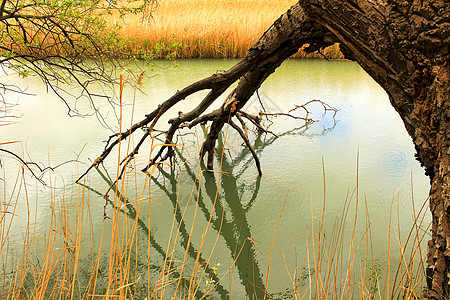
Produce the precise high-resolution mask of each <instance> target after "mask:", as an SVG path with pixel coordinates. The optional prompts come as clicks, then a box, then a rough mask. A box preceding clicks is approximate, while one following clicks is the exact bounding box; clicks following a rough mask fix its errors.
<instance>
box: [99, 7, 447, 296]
mask: <svg viewBox="0 0 450 300" xmlns="http://www.w3.org/2000/svg"><path fill="white" fill-rule="evenodd" d="M335 42H339V43H340V45H341V47H342V51H343V52H344V54H345V55H346V57H347V58H349V59H352V60H355V61H357V62H358V63H359V64H360V65H361V67H362V68H364V70H366V72H367V73H368V74H369V75H370V76H372V77H373V78H374V79H375V80H376V81H377V82H378V83H379V84H380V85H381V86H382V87H383V88H384V89H385V90H386V92H387V93H388V95H389V98H390V102H391V104H392V106H393V107H394V108H395V109H396V110H397V112H398V113H399V115H400V117H401V118H402V120H403V122H404V124H405V127H406V130H407V131H408V133H409V135H410V136H411V137H412V140H413V142H414V145H415V147H416V150H417V158H418V160H419V161H420V162H421V163H422V165H423V166H424V168H425V170H426V174H427V175H428V176H429V177H430V181H431V191H430V209H431V213H432V218H433V220H432V222H433V224H432V240H431V241H430V242H429V252H428V260H427V262H428V268H427V284H428V288H429V292H428V297H429V298H430V299H444V298H447V297H448V296H449V291H450V287H449V282H450V200H449V186H450V182H449V181H450V179H449V178H450V177H449V176H450V175H449V173H450V141H449V138H448V137H449V136H450V95H449V93H450V92H449V91H450V86H449V68H450V66H449V59H450V54H449V44H450V3H449V1H448V0H424V1H419V0H413V1H402V0H389V1H388V0H386V1H384V0H371V1H362V0H308V1H307V0H303V1H300V2H299V3H297V4H296V5H294V6H293V7H292V8H291V9H290V10H289V11H288V12H286V13H285V14H283V15H282V16H281V17H280V18H279V19H278V20H277V21H276V22H275V23H274V24H273V25H272V26H271V27H270V28H269V29H268V30H267V31H266V32H265V34H264V35H263V36H262V37H261V39H260V40H259V41H258V42H257V43H256V44H255V46H253V47H252V48H251V49H249V52H248V54H247V55H246V57H244V58H243V59H242V60H241V61H240V62H239V63H238V64H237V65H236V66H234V67H233V68H231V69H230V70H228V71H226V72H223V73H218V74H214V75H212V76H211V77H209V78H206V79H203V80H200V81H198V82H196V83H194V84H192V85H190V86H188V87H186V88H185V89H183V90H181V91H179V92H177V93H176V94H175V95H174V96H173V97H171V98H170V99H168V100H167V101H166V102H164V103H162V104H161V105H159V107H158V108H156V109H155V110H154V111H153V112H152V113H150V114H148V115H147V116H146V118H145V119H144V120H142V121H141V122H139V123H137V124H135V125H134V126H133V127H132V128H131V129H129V130H127V131H125V132H122V133H119V134H117V135H115V136H112V137H111V138H110V143H108V145H107V147H106V148H105V151H104V152H103V154H102V155H101V156H100V157H99V158H98V159H97V160H96V162H95V163H94V165H93V166H95V165H96V164H98V163H99V162H101V161H102V160H103V159H105V158H106V157H107V156H108V154H109V153H110V152H111V150H112V149H113V148H114V147H115V146H116V145H117V144H118V143H120V141H122V140H123V139H125V138H127V137H128V136H129V135H130V134H133V132H134V131H136V129H138V128H143V127H146V128H148V129H149V131H151V130H152V129H153V128H154V126H155V124H156V123H157V122H158V119H159V117H160V116H161V115H162V114H164V113H166V112H167V111H168V110H169V109H170V108H172V107H173V106H174V105H176V104H177V103H178V102H179V101H182V100H184V99H185V98H186V97H188V96H189V95H191V94H193V93H196V92H197V91H200V90H204V89H209V90H210V93H209V94H208V95H207V96H206V97H205V98H204V100H203V101H202V102H201V103H200V104H199V105H198V106H197V107H196V108H195V109H194V110H192V111H190V112H187V113H180V114H179V116H178V117H176V118H174V119H172V120H171V121H170V127H169V129H168V131H167V143H170V142H171V141H172V138H173V137H174V134H175V132H176V131H177V130H178V129H179V128H183V127H192V126H195V125H198V124H200V123H205V122H211V126H210V131H209V133H208V137H207V139H206V141H205V142H204V144H203V147H202V149H201V153H200V156H201V157H203V156H204V155H208V159H207V161H208V163H207V165H208V168H210V169H211V168H212V167H213V166H212V162H213V160H214V159H213V158H214V146H215V142H216V140H217V138H218V133H219V132H220V130H221V129H222V128H223V126H224V125H225V124H227V123H229V124H231V125H232V127H233V128H235V129H236V130H238V132H239V134H240V135H241V136H242V137H243V138H244V135H243V134H242V131H240V129H239V128H237V127H238V125H236V123H233V122H232V121H231V119H232V118H233V117H234V116H235V115H236V114H237V113H238V112H241V110H242V109H243V107H244V105H245V104H246V102H247V100H248V99H249V98H250V97H251V96H252V95H253V93H254V92H255V91H256V90H257V89H258V88H259V86H260V85H261V83H262V82H263V81H264V80H265V79H266V78H267V77H268V76H269V75H270V74H271V73H272V72H274V70H275V69H276V68H277V67H278V66H279V65H280V64H281V63H282V62H283V61H284V60H286V59H287V58H288V57H289V56H290V55H291V54H293V53H295V52H296V51H297V49H298V48H299V47H302V46H304V45H305V44H309V48H307V49H309V50H310V51H315V50H318V49H320V48H321V47H324V46H327V45H329V44H332V43H335ZM236 81H239V83H238V85H237V87H236V88H235V89H234V90H233V91H232V92H231V93H230V95H229V96H228V98H227V99H226V100H225V102H224V103H223V105H222V106H221V107H220V108H219V109H217V110H215V111H213V112H211V113H207V114H204V112H205V111H206V109H207V108H208V107H209V106H210V105H211V104H212V103H213V102H214V101H215V100H216V99H217V98H218V97H219V96H220V95H221V94H222V93H224V92H225V90H226V89H227V88H228V87H229V86H230V85H231V84H232V83H234V82H236ZM242 115H243V116H245V114H242ZM252 118H253V117H252ZM149 124H150V126H148V125H149ZM368 134H370V133H368ZM147 137H148V135H145V136H144V137H143V138H142V140H141V142H140V143H138V146H137V147H136V149H135V150H134V151H133V152H132V153H131V154H130V155H129V157H128V158H127V159H126V160H125V164H126V162H127V161H128V160H129V159H132V158H133V157H134V155H135V154H136V153H137V152H138V150H139V147H140V145H141V144H142V143H143V141H144V140H145V139H146V138H147ZM244 140H245V138H244ZM246 142H247V141H246ZM164 151H166V152H165V154H164ZM171 155H173V151H171V147H170V146H167V147H163V148H162V149H161V151H160V152H159V153H158V154H157V155H156V156H155V157H154V158H153V159H152V161H151V164H154V163H157V162H158V161H161V160H164V159H167V158H168V157H170V156H171Z"/></svg>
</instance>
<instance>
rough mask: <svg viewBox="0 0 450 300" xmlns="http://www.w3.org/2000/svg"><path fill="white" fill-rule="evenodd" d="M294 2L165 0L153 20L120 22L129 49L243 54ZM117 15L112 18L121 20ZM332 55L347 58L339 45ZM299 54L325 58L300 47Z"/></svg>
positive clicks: (131, 18) (158, 54)
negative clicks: (303, 50)
mask: <svg viewBox="0 0 450 300" xmlns="http://www.w3.org/2000/svg"><path fill="white" fill-rule="evenodd" d="M295 2H296V1H295V0H266V1H257V0H232V1H229V0H180V1H175V0H166V1H160V2H159V5H158V7H157V9H156V11H155V12H154V15H153V18H152V19H150V20H145V21H142V20H141V19H139V18H137V17H136V16H128V17H125V18H124V19H123V20H120V21H119V25H121V26H122V29H121V30H120V33H119V34H120V35H121V36H122V37H125V38H130V39H131V40H130V41H129V42H128V47H129V51H131V52H134V53H140V52H145V51H152V52H153V54H154V55H155V56H156V57H164V56H166V55H167V54H169V53H171V52H172V51H173V50H174V47H175V48H176V52H177V55H178V56H179V57H183V58H222V57H229V58H230V57H243V56H244V55H245V54H246V52H247V50H248V49H249V48H250V47H251V46H252V45H253V44H254V43H255V42H256V41H257V40H258V39H259V38H260V37H261V36H262V34H263V33H264V32H265V31H266V30H267V29H268V28H269V27H270V25H271V24H272V23H273V22H274V21H275V20H276V19H277V18H278V17H279V16H280V15H281V14H282V13H284V12H285V11H286V10H287V9H288V8H289V7H291V6H292V5H293V4H295ZM117 19H118V18H117V16H112V17H111V18H110V19H109V21H110V22H115V21H117ZM324 54H325V55H326V56H328V57H329V58H343V56H342V54H341V53H340V51H339V48H338V46H337V45H335V46H332V47H329V48H327V49H326V50H325V51H324ZM296 56H297V57H305V58H323V57H322V56H321V55H320V54H318V53H313V54H307V53H305V52H302V51H300V52H299V53H298V54H297V55H296Z"/></svg>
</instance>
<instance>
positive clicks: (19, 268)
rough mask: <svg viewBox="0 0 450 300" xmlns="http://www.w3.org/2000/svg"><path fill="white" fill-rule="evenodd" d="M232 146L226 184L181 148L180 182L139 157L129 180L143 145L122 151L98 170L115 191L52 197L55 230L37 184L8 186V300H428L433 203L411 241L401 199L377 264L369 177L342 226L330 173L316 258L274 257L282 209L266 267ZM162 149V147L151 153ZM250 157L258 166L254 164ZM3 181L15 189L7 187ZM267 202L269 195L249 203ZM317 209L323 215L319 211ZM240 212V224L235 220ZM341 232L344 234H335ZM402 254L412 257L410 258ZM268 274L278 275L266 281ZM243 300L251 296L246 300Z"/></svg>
mask: <svg viewBox="0 0 450 300" xmlns="http://www.w3.org/2000/svg"><path fill="white" fill-rule="evenodd" d="M123 88H124V86H123V82H122V85H121V90H122V91H123ZM121 103H122V101H121ZM119 122H122V118H120V121H119ZM131 122H132V120H131ZM120 125H122V124H120ZM226 138H227V133H226V132H225V133H224V142H223V144H220V145H219V147H218V149H217V151H218V153H219V154H221V158H220V164H221V171H220V172H217V173H216V174H208V173H206V174H204V173H203V171H202V169H201V168H200V167H193V166H191V165H190V164H189V162H188V161H187V160H185V159H184V158H183V155H184V154H183V148H182V147H179V148H177V151H178V152H179V153H180V155H181V156H180V161H179V164H178V168H179V170H180V171H179V172H178V173H175V172H170V171H169V172H167V171H166V170H165V169H163V168H159V167H158V166H155V167H153V168H152V169H151V170H150V172H149V173H148V174H141V173H139V172H138V171H136V170H140V169H142V167H143V166H145V165H147V163H148V161H147V160H145V159H136V160H133V161H131V162H130V163H129V165H128V167H127V168H126V171H125V172H124V173H123V174H124V176H123V177H122V178H120V179H119V178H118V176H119V174H121V173H122V171H121V168H120V167H119V165H120V162H121V159H122V158H123V157H125V156H126V155H127V154H128V153H129V151H131V150H130V149H133V147H132V144H133V141H132V140H131V139H130V140H127V141H124V142H123V145H121V148H120V149H119V151H118V153H117V157H116V158H117V164H116V168H117V169H116V170H113V171H111V170H112V168H109V171H108V170H106V169H105V168H104V167H102V166H99V167H98V168H97V172H98V176H99V178H101V180H102V182H103V183H104V184H105V187H106V189H107V192H105V191H103V190H98V188H97V187H96V188H94V187H92V186H91V185H92V184H91V182H90V181H89V180H88V179H85V181H84V182H83V183H82V184H81V185H79V186H76V187H72V188H71V189H70V190H69V191H68V193H65V194H64V196H59V195H58V194H57V193H56V192H55V190H53V189H49V190H48V192H49V193H50V202H49V203H48V204H49V213H48V216H47V217H46V222H45V223H46V224H47V228H46V230H44V231H40V230H37V228H36V224H35V223H33V222H32V221H31V220H32V219H33V218H32V214H33V211H37V210H36V209H33V207H32V205H31V203H33V201H32V200H33V199H32V198H33V193H32V192H30V191H31V190H32V189H33V188H32V187H31V186H30V182H26V180H25V175H24V172H25V170H23V171H22V172H20V173H19V174H18V176H17V178H16V180H15V181H10V180H9V179H8V183H12V184H13V188H12V189H6V188H5V186H4V191H5V192H4V194H3V195H2V197H3V198H2V201H1V202H0V203H1V207H0V233H1V236H0V247H1V248H0V255H1V256H0V257H1V263H2V265H1V270H2V274H1V276H0V298H2V299H169V298H171V299H216V298H220V299H228V298H230V296H231V295H232V292H233V289H234V288H236V283H235V281H236V277H238V278H239V280H240V283H238V285H239V284H240V285H242V286H243V288H244V290H245V293H246V295H247V297H248V298H250V299H292V298H294V299H353V298H358V299H393V298H394V299H420V298H421V296H422V294H421V293H422V288H423V286H424V285H425V280H424V279H425V278H424V276H425V270H424V268H425V266H424V261H423V256H424V254H425V253H424V251H425V249H423V248H422V246H421V245H423V239H424V238H425V234H426V232H427V224H424V215H425V211H426V209H427V208H426V202H424V204H423V206H422V207H420V208H417V209H416V208H415V207H414V206H413V213H414V220H413V226H412V228H410V229H409V232H408V234H407V235H406V236H407V238H406V239H405V240H403V239H402V236H405V235H402V233H401V230H403V229H402V227H401V224H400V223H397V224H396V223H395V222H394V220H396V219H397V220H399V218H398V216H397V215H398V214H399V213H400V212H399V206H398V202H399V200H400V199H398V196H394V197H393V199H392V204H391V210H390V212H389V215H390V219H389V220H390V221H389V230H388V233H387V234H386V239H387V240H388V241H389V245H390V246H389V248H388V249H386V253H387V263H386V265H377V264H376V263H375V260H374V257H373V255H374V251H373V241H372V228H371V218H370V215H369V210H368V209H367V203H366V201H365V199H362V198H361V196H360V195H359V194H360V191H359V184H358V181H359V175H358V174H356V188H355V190H354V191H353V193H350V194H349V195H348V196H347V198H346V199H345V202H344V204H343V208H342V213H341V215H340V217H338V218H336V219H334V220H328V219H327V218H326V217H325V212H326V203H327V193H326V191H327V184H326V181H325V178H326V176H325V173H326V168H325V164H324V163H323V165H322V169H323V178H324V179H323V202H322V203H321V204H320V205H317V204H314V203H312V202H311V207H312V209H311V212H312V213H311V222H310V223H309V230H308V231H307V232H306V233H305V237H299V236H298V237H296V239H301V240H303V241H304V243H305V244H306V245H307V246H306V247H305V251H304V252H303V253H301V252H299V253H297V252H295V257H296V258H298V259H296V260H295V263H292V260H288V259H287V258H286V256H285V253H276V252H275V251H273V249H274V245H275V243H276V239H277V235H278V234H279V232H278V230H279V226H278V225H279V224H280V222H281V218H282V215H283V210H284V206H283V205H281V204H280V205H279V206H277V205H274V206H273V210H275V211H279V212H280V214H279V218H278V220H277V221H276V222H274V225H273V231H272V239H271V242H270V244H271V245H270V247H268V248H269V249H270V253H269V259H268V263H267V265H266V266H259V267H258V259H257V253H258V246H257V244H258V243H259V242H258V241H255V240H253V238H252V236H251V231H250V225H249V224H248V222H247V217H246V212H247V210H248V208H249V207H251V206H248V205H250V204H247V206H244V205H243V204H242V203H241V202H240V201H236V196H237V195H238V189H239V188H238V184H237V176H231V174H229V172H230V170H231V168H232V166H233V163H230V162H229V161H228V159H227V158H226V157H225V156H224V155H223V154H224V152H225V150H224V144H225V143H226ZM159 146H161V144H159V142H158V140H157V138H156V137H155V138H153V140H152V145H151V146H150V148H149V152H150V154H151V152H153V151H157V149H158V147H159ZM256 150H257V151H260V150H262V148H260V149H258V148H256ZM239 157H240V158H239V159H240V160H242V159H244V160H245V159H246V156H245V155H241V156H239ZM250 159H251V158H250ZM244 162H245V161H244ZM109 172H112V173H113V174H116V175H110V174H109ZM157 172H158V174H159V175H158V176H156V174H157ZM182 175H185V176H187V177H188V178H190V179H191V180H192V182H193V184H192V188H191V190H190V191H189V192H187V195H184V194H180V188H179V187H180V182H181V180H182ZM50 180H51V178H50ZM2 183H3V185H6V179H5V178H3V179H2ZM96 186H97V185H96ZM38 188H39V186H38ZM155 189H160V190H161V191H163V192H164V193H165V194H166V195H167V199H168V200H167V201H165V202H161V201H160V199H156V198H155V196H154V190H155ZM221 189H223V191H222V190H221ZM7 190H8V191H9V192H8V193H6V191H7ZM96 196H101V197H96ZM256 196H257V187H255V191H254V192H253V196H252V200H250V202H249V203H251V202H252V201H253V200H254V199H253V198H255V199H256ZM411 200H412V201H414V199H411ZM23 204H25V208H26V209H25V210H22V211H21V212H20V213H25V214H26V218H27V220H28V221H27V223H26V224H25V227H24V228H25V229H24V232H23V237H22V240H21V241H20V243H18V242H17V241H16V243H18V244H15V245H10V244H11V243H13V242H14V241H13V240H11V238H13V237H10V236H9V232H10V229H11V227H12V226H13V224H14V221H15V218H16V217H17V215H18V214H19V212H18V210H17V209H16V208H17V207H18V206H19V205H23ZM37 205H38V204H37V203H36V207H37ZM160 207H163V208H164V207H166V208H168V210H169V211H171V217H170V218H169V219H168V220H167V221H168V222H167V223H166V224H162V225H160V226H163V227H165V228H166V229H165V232H166V233H167V234H165V235H161V234H158V233H157V232H155V229H154V227H155V225H156V226H158V224H155V223H154V222H152V220H153V218H154V217H152V216H154V214H155V213H161V210H160V209H159V208H160ZM317 209H319V211H320V213H315V212H316V211H317ZM230 214H231V215H232V216H233V218H227V217H226V215H230ZM396 216H397V217H396ZM102 217H103V221H102V222H95V224H97V225H96V226H101V228H94V225H93V224H94V222H93V219H94V218H102ZM398 222H399V221H398ZM330 223H331V224H333V226H331V227H330V226H328V225H329V224H330ZM99 224H100V225H99ZM236 228H237V229H238V230H237V229H236ZM94 231H95V232H94ZM349 236H350V239H348V237H349ZM219 241H221V243H224V244H225V246H226V247H225V248H226V249H228V251H229V257H221V261H220V263H221V265H219V262H218V261H215V260H214V253H215V251H216V248H217V247H219V246H218V245H219ZM11 249H15V250H14V251H13V250H11ZM394 252H399V253H400V255H399V259H398V260H397V259H395V258H394V255H393V253H394ZM279 255H281V256H282V257H283V260H284V261H285V269H286V273H287V275H288V277H289V278H290V280H289V282H280V289H279V291H280V292H273V291H269V288H268V286H269V285H271V282H276V281H277V278H276V276H275V274H274V273H273V266H272V263H271V261H273V260H272V259H273V258H274V257H275V256H279ZM260 269H265V270H267V271H266V274H263V273H262V272H260V271H259V270H260ZM269 275H270V276H269ZM243 297H244V296H243V295H242V294H241V297H240V299H241V298H243Z"/></svg>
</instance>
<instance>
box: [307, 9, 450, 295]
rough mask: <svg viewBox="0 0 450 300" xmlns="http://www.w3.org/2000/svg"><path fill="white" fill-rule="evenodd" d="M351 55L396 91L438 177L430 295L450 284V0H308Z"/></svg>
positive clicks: (423, 157) (430, 171)
mask: <svg viewBox="0 0 450 300" xmlns="http://www.w3.org/2000/svg"><path fill="white" fill-rule="evenodd" d="M300 3H301V6H302V7H303V9H304V10H305V12H306V14H307V15H308V16H309V17H311V18H312V19H314V20H316V21H317V22H318V23H320V24H322V25H323V26H325V27H326V28H328V29H329V30H330V31H331V32H333V34H334V35H335V36H336V38H337V39H338V40H339V42H340V43H341V45H342V46H343V48H344V52H345V53H347V55H348V56H349V57H350V58H352V59H354V60H356V61H357V62H358V63H359V64H360V65H361V66H362V67H363V68H364V69H365V70H366V71H367V73H369V74H370V75H371V76H372V77H373V78H374V79H375V80H376V81H377V82H378V83H379V84H380V85H381V86H382V87H383V88H384V89H385V90H386V92H387V93H388V94H389V98H390V101H391V104H392V106H393V107H394V108H395V109H396V110H397V112H398V113H399V115H400V117H401V118H402V120H403V122H404V124H405V127H406V129H407V131H408V133H409V135H410V136H411V137H412V139H413V141H414V145H415V147H416V151H417V158H418V160H419V161H420V162H421V163H422V165H423V166H424V167H425V170H426V174H427V175H428V176H429V177H430V181H431V191H430V209H431V213H432V219H433V220H432V222H433V223H432V240H431V241H430V242H429V252H428V260H427V262H428V268H427V277H428V278H427V281H428V287H429V295H428V297H429V298H430V299H442V298H446V299H447V298H448V296H449V282H450V215H449V214H450V199H449V183H450V182H449V180H450V179H449V168H450V147H449V146H450V142H449V137H450V94H449V93H450V92H449V91H450V85H449V58H450V56H449V44H450V3H449V2H448V1H417V0H416V1H386V2H385V1H342V0H329V1H327V0H310V1H301V2H300Z"/></svg>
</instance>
